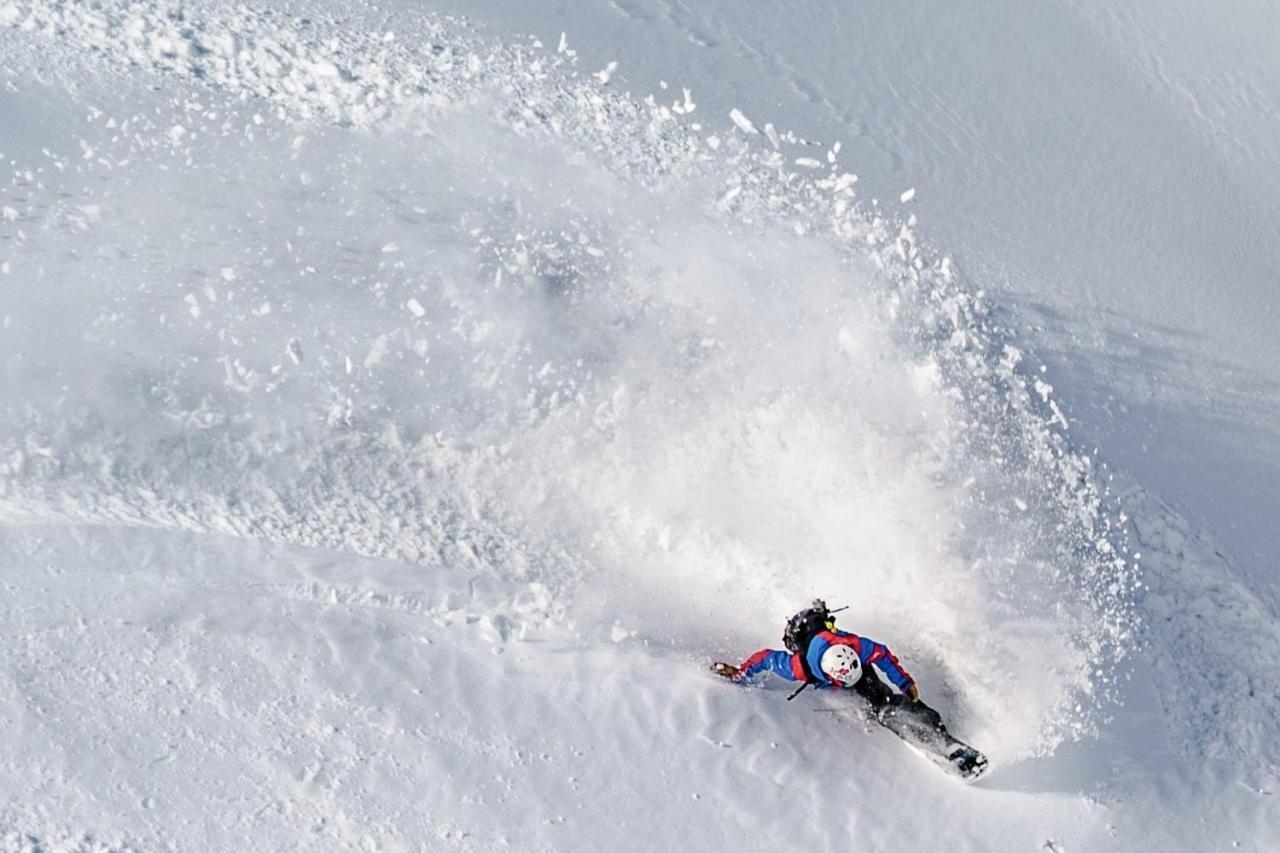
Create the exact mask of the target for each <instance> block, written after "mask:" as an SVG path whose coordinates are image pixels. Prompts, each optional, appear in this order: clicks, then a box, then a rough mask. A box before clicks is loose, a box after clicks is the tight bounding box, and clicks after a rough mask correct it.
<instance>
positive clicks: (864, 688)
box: [853, 667, 894, 714]
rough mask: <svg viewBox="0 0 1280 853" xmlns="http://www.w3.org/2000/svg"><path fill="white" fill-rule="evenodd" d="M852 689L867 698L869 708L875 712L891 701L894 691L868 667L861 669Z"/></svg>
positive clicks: (878, 711)
mask: <svg viewBox="0 0 1280 853" xmlns="http://www.w3.org/2000/svg"><path fill="white" fill-rule="evenodd" d="M853 689H854V692H855V693H857V694H858V695H859V696H861V697H862V698H863V699H866V700H867V704H868V705H870V706H871V710H873V711H875V712H876V713H877V714H879V713H880V711H881V709H883V708H884V707H885V706H887V705H888V704H889V703H890V702H891V701H893V696H894V693H893V691H892V690H891V689H889V685H887V684H885V683H884V682H883V681H881V680H880V679H879V678H878V677H877V676H876V674H875V673H874V672H872V671H871V668H870V667H867V668H866V669H865V670H863V672H862V677H861V678H859V679H858V683H857V684H855V685H853Z"/></svg>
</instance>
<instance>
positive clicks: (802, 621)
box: [782, 598, 844, 696]
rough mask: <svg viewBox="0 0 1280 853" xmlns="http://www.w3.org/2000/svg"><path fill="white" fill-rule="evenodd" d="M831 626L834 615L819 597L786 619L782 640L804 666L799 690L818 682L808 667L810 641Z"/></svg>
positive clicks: (833, 623)
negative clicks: (802, 679) (802, 682)
mask: <svg viewBox="0 0 1280 853" xmlns="http://www.w3.org/2000/svg"><path fill="white" fill-rule="evenodd" d="M840 609H841V610H843V609H844V608H843V607H842V608H840ZM833 627H835V617H834V616H832V615H831V611H830V610H828V609H827V603H826V602H825V601H823V600H822V599H821V598H815V599H814V600H813V604H812V605H810V606H809V607H808V608H806V609H805V610H801V611H800V612H799V613H797V614H796V615H794V616H792V617H791V618H790V619H788V620H787V630H786V631H785V632H784V633H783V635H782V642H783V643H785V644H786V647H787V651H789V652H791V653H792V654H795V655H799V656H800V664H801V666H803V667H804V684H803V685H801V687H800V690H803V689H804V688H805V687H806V686H808V685H810V684H817V683H818V679H817V678H815V677H814V674H813V670H811V669H810V668H809V659H808V658H809V643H810V641H812V640H813V638H814V637H816V636H817V635H818V634H819V633H821V632H823V631H828V630H830V629H831V628H833ZM800 690H797V691H796V693H793V694H792V696H795V695H796V694H797V693H799V692H800Z"/></svg>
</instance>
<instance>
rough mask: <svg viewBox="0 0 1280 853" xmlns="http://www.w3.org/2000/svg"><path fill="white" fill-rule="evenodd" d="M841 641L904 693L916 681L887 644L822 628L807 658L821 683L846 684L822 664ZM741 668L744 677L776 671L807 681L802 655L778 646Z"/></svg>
mask: <svg viewBox="0 0 1280 853" xmlns="http://www.w3.org/2000/svg"><path fill="white" fill-rule="evenodd" d="M837 643H839V644H842V645H846V646H849V647H850V648H851V649H853V650H854V651H855V652H856V653H857V655H858V660H860V661H862V668H863V669H866V668H867V667H868V666H872V665H874V666H875V667H876V668H877V669H878V670H880V672H881V674H883V676H884V678H885V680H887V681H888V682H889V683H890V684H892V685H893V686H894V687H897V688H898V689H899V690H901V691H902V692H904V693H905V692H906V691H907V690H908V688H910V687H911V685H913V684H915V683H916V682H915V679H914V678H912V677H911V676H910V675H909V674H908V673H907V671H906V670H905V669H903V668H902V665H901V664H900V663H898V659H897V658H896V657H894V654H893V652H891V651H889V647H888V646H886V645H884V644H883V643H877V642H876V641H875V640H871V639H868V638H867V637H859V636H858V635H857V634H851V633H849V632H848V631H821V632H819V633H818V634H816V635H814V638H813V639H812V640H810V641H809V649H808V652H807V653H806V655H805V659H806V660H807V661H808V662H809V671H810V672H812V673H813V677H814V678H815V679H817V682H816V683H817V686H819V687H843V686H844V685H842V684H838V683H836V682H833V681H832V680H831V679H829V678H827V676H826V673H824V672H823V671H822V666H821V665H820V664H821V661H822V653H823V652H825V651H826V650H827V649H829V648H831V647H832V646H833V645H835V644H837ZM739 669H741V670H742V678H743V679H748V678H751V677H752V676H754V675H758V674H760V673H762V672H772V673H776V674H777V675H781V676H782V677H783V678H785V679H787V680H788V681H804V680H805V675H804V666H803V664H801V663H800V655H793V654H791V653H790V652H782V651H778V650H776V649H761V650H760V651H758V652H756V653H755V654H753V655H752V656H751V657H749V658H747V659H746V660H744V661H743V662H742V664H741V665H740V666H739Z"/></svg>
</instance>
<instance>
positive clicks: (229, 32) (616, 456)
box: [0, 2, 1280, 850]
mask: <svg viewBox="0 0 1280 853" xmlns="http://www.w3.org/2000/svg"><path fill="white" fill-rule="evenodd" d="M494 8H498V7H496V6H495V7H494ZM0 24H3V28H2V29H0V57H3V68H4V69H5V70H4V75H5V80H4V84H5V85H4V91H3V93H0V110H2V111H3V115H4V117H5V121H4V124H3V131H2V132H0V152H2V153H3V154H4V155H5V160H6V162H7V163H8V164H9V167H10V169H11V171H12V179H11V181H10V182H9V184H8V186H7V187H6V188H5V190H4V197H3V200H2V203H3V211H4V219H3V220H2V225H3V230H0V264H2V266H0V272H2V273H3V278H0V282H2V283H3V285H4V290H3V293H4V297H3V299H4V301H3V303H0V325H2V326H3V331H2V332H0V358H2V359H3V364H4V374H3V376H4V379H3V382H4V385H3V393H4V398H5V400H6V405H5V407H4V408H3V410H0V466H2V467H0V477H2V479H0V518H3V519H4V521H5V528H4V545H3V551H2V552H0V555H2V556H0V559H2V562H0V566H2V567H3V568H0V571H2V572H3V578H4V583H5V586H6V590H7V591H8V592H9V593H10V594H9V595H8V596H6V604H5V620H4V625H5V631H6V634H7V638H6V639H7V643H6V646H7V648H8V649H9V650H10V651H9V652H8V653H7V655H6V658H5V670H4V672H5V683H4V685H3V695H4V697H5V698H4V700H3V703H2V704H0V713H2V714H3V716H4V718H5V720H6V723H7V725H8V726H9V727H10V728H11V729H13V730H15V731H18V732H19V733H20V736H19V737H18V738H16V739H11V741H10V743H9V744H8V745H7V746H5V747H4V748H3V750H4V751H3V753H0V755H2V756H3V758H2V760H3V762H4V765H5V767H6V768H7V769H8V770H9V772H8V773H7V774H6V781H5V783H4V788H3V792H4V795H3V802H2V805H0V828H3V829H4V830H5V831H7V832H8V833H9V834H8V835H6V836H4V837H5V843H6V845H8V846H9V847H13V848H16V849H45V848H52V849H57V848H58V846H59V845H62V846H67V847H71V848H73V849H75V848H77V847H78V848H83V849H95V848H99V847H106V848H113V847H136V848H139V849H152V848H162V849H163V848H170V847H172V848H179V849H187V848H191V847H211V848H216V849H244V848H252V849H276V848H278V847H281V846H305V847H309V848H315V849H333V848H335V847H337V848H347V847H379V846H381V847H391V848H406V849H420V848H423V847H427V848H459V849H471V848H480V847H485V848H491V847H493V846H495V845H504V844H505V845H507V846H510V847H513V848H515V849H533V850H536V849H572V848H576V847H579V846H586V845H587V844H593V845H607V846H610V847H612V848H616V849H636V850H646V849H653V848H654V847H657V846H659V845H663V846H671V845H676V844H682V845H684V846H693V847H694V848H695V849H701V848H704V847H710V846H712V845H713V844H714V845H723V844H726V843H728V844H731V845H733V846H735V847H739V848H743V849H762V850H763V849H777V848H778V847H779V846H780V845H781V844H782V843H785V842H788V841H789V842H791V843H803V844H805V845H806V846H809V847H818V848H834V847H838V848H843V847H844V846H845V844H846V843H847V842H846V839H847V838H848V837H849V835H848V834H845V833H840V834H837V835H836V836H833V835H832V833H831V832H830V831H829V830H830V827H831V826H832V821H834V822H835V824H836V825H838V826H841V827H843V828H845V829H846V830H847V831H848V833H851V834H853V835H854V836H855V837H857V838H858V839H860V840H863V841H864V843H866V844H868V845H869V846H871V847H872V848H873V849H878V848H880V847H886V846H889V845H890V844H897V843H915V844H925V845H928V846H936V845H937V844H938V843H939V839H940V838H941V837H942V836H943V835H945V836H946V837H947V838H948V840H949V843H951V844H952V845H953V846H955V847H957V848H960V849H991V847H992V845H993V844H999V845H1003V849H1027V848H1029V847H1035V848H1039V847H1042V846H1046V845H1048V846H1051V847H1052V848H1054V849H1064V845H1065V848H1066V849H1070V848H1072V847H1080V846H1083V847H1084V848H1085V849H1093V848H1097V847H1100V846H1106V845H1109V844H1123V845H1128V846H1135V845H1137V846H1142V845H1147V846H1151V847H1155V846H1157V845H1159V844H1163V843H1173V842H1174V841H1175V840H1176V841H1179V842H1188V841H1191V842H1194V843H1197V844H1199V845H1201V846H1203V847H1208V846H1211V845H1214V844H1222V843H1228V842H1229V841H1232V840H1236V841H1238V842H1239V843H1240V844H1242V845H1244V846H1245V847H1246V848H1248V847H1250V846H1252V847H1253V848H1255V849H1262V848H1261V844H1262V843H1263V839H1265V838H1266V837H1268V834H1269V833H1271V832H1272V831H1274V829H1275V828H1276V827H1275V823H1276V813H1275V809H1274V806H1273V802H1272V799H1271V793H1270V792H1271V791H1272V790H1274V788H1275V785H1276V771H1275V767H1276V756H1275V753H1274V745H1273V744H1274V743H1275V737H1274V735H1275V734H1276V732H1275V730H1274V727H1275V723H1274V718H1275V715H1274V710H1275V708H1276V704H1277V697H1276V695H1275V688H1274V686H1273V685H1271V684H1270V682H1269V681H1268V679H1267V673H1269V672H1274V665H1275V663H1276V662H1277V659H1278V658H1280V655H1278V654H1277V650H1278V649H1280V637H1278V636H1277V632H1276V627H1275V620H1274V617H1273V615H1272V614H1271V612H1270V611H1269V610H1268V608H1267V605H1266V604H1265V603H1264V602H1263V601H1262V600H1260V599H1259V598H1258V596H1257V594H1256V592H1255V591H1254V590H1253V589H1252V588H1250V586H1249V585H1248V584H1246V583H1244V582H1242V581H1241V579H1240V578H1239V577H1238V576H1237V575H1236V574H1235V573H1233V571H1232V570H1231V567H1230V566H1229V565H1226V564H1224V562H1223V559H1222V558H1221V557H1220V556H1218V555H1217V554H1215V549H1216V548H1217V546H1216V545H1215V543H1214V540H1213V539H1212V537H1210V536H1209V535H1207V534H1206V533H1204V532H1202V531H1201V530H1199V529H1198V528H1197V527H1195V526H1193V525H1190V524H1188V523H1187V522H1185V521H1183V520H1182V519H1181V518H1180V517H1179V515H1178V513H1177V512H1176V511H1175V509H1173V508H1171V507H1169V506H1168V505H1167V504H1165V503H1164V501H1163V500H1162V499H1161V498H1160V497H1156V496H1155V495H1154V494H1153V493H1151V492H1148V491H1147V490H1146V489H1144V488H1142V487H1140V486H1139V485H1138V483H1141V482H1143V481H1142V480H1141V478H1137V479H1134V478H1131V477H1126V478H1125V483H1126V485H1125V487H1124V492H1123V494H1111V493H1110V486H1109V483H1110V475H1109V474H1108V473H1107V470H1106V468H1105V467H1103V466H1102V465H1101V463H1100V462H1099V461H1098V458H1099V457H1098V454H1096V453H1094V452H1092V449H1091V448H1089V447H1081V446H1078V445H1077V446H1073V445H1072V444H1071V443H1070V442H1069V441H1068V440H1067V435H1068V431H1067V429H1066V427H1067V424H1066V419H1065V416H1064V410H1063V408H1062V407H1061V406H1060V404H1059V403H1058V402H1057V397H1056V395H1055V393H1054V391H1053V389H1052V388H1050V387H1049V385H1047V384H1046V383H1045V382H1044V380H1043V377H1044V375H1045V374H1046V373H1047V370H1048V368H1047V367H1046V368H1044V369H1041V368H1040V367H1039V363H1038V361H1036V360H1031V359H1030V358H1029V357H1028V356H1027V355H1025V354H1024V353H1026V352H1030V351H1032V350H1033V349H1034V348H1036V347H1037V345H1038V344H1039V339H1035V338H1033V339H1030V340H1024V337H1023V336H1024V335H1026V333H1025V332H1022V331H1019V330H1018V328H1017V327H1015V326H1011V325H1010V323H1009V322H1008V319H1007V316H1006V314H1005V313H1004V312H1003V311H1002V310H1000V309H999V307H998V306H997V305H994V304H993V303H992V302H991V300H990V299H989V297H987V296H985V295H984V294H983V293H981V292H980V291H979V290H978V287H977V285H976V282H977V281H978V280H979V279H978V276H976V275H975V274H974V273H963V272H958V271H957V267H956V265H955V264H954V263H952V262H951V261H950V260H948V259H946V258H944V257H941V256H937V255H935V254H933V253H931V252H929V251H926V250H924V249H922V248H921V246H920V244H919V238H918V237H917V236H916V234H915V231H914V229H913V227H912V226H913V223H911V222H907V221H903V220H901V219H898V218H893V217H888V216H885V215H883V214H879V213H878V212H877V211H878V207H877V206H875V205H869V204H866V203H864V202H863V201H862V200H861V196H860V194H859V192H858V190H859V187H860V183H859V182H857V181H855V180H854V178H853V176H852V174H851V171H853V170H855V169H857V168H860V167H858V166H857V165H856V164H854V163H852V162H849V163H848V164H847V165H846V162H847V161H848V160H849V152H848V151H847V150H837V149H835V148H834V146H833V147H832V148H829V149H828V148H826V147H815V146H813V145H808V144H803V143H802V142H800V141H798V140H796V138H795V137H791V136H788V135H786V134H785V133H780V132H779V131H778V130H775V129H774V127H773V126H772V125H769V126H765V125H764V124H763V122H761V123H760V125H759V126H756V125H755V124H753V123H752V122H751V120H750V117H749V116H744V115H743V114H742V113H738V114H737V115H736V117H734V118H732V119H731V118H730V117H729V116H728V115H727V112H728V111H727V110H725V111H723V112H720V113H719V114H718V115H708V114H706V108H705V106H702V107H697V108H696V109H692V110H691V105H692V104H693V103H694V101H695V100H696V98H695V99H691V98H690V97H689V96H687V95H684V94H683V93H681V94H680V96H678V97H676V98H675V99H674V101H675V106H674V107H672V106H671V101H665V102H659V101H657V100H656V99H655V100H650V101H645V100H640V99H636V98H633V97H630V96H626V95H623V94H620V93H618V92H617V91H616V88H617V87H616V86H615V85H613V82H614V81H613V79H612V72H609V71H608V69H607V66H604V65H601V66H599V67H600V68H602V69H604V70H602V71H601V73H600V74H599V75H593V74H588V73H579V70H580V69H582V65H583V60H581V59H579V57H578V56H577V55H576V54H575V53H572V52H571V51H572V50H573V47H572V46H570V45H565V44H560V45H559V46H558V45H557V43H556V42H555V41H553V40H551V41H548V42H547V43H546V44H545V45H542V46H539V45H531V44H529V43H528V42H525V41H517V40H511V39H509V40H507V41H502V40H500V39H496V38H495V37H494V36H493V35H492V34H491V33H488V34H480V33H477V32H476V31H474V30H472V29H470V28H469V27H468V26H467V25H466V24H463V23H459V22H457V21H453V20H449V19H447V18H435V17H426V16H423V15H420V14H417V13H415V12H413V11H412V10H409V9H406V8H403V7H393V8H392V9H391V10H389V11H386V10H379V9H375V8H368V9H363V8H362V9H357V10H355V11H351V12H338V11H337V10H336V9H334V8H333V7H327V6H324V5H319V4H317V5H309V4H296V5H291V6H289V7H288V9H287V11H283V12H282V11H275V12H273V11H269V10H255V9H253V8H250V7H246V6H238V5H224V4H220V3H200V4H191V5H186V6H183V7H177V6H170V5H167V4H164V3H149V4H132V5H129V6H119V5H115V4H61V3H51V2H34V3H10V4H7V5H5V6H2V7H0ZM557 47H559V49H557ZM593 68H594V67H593ZM755 113H756V111H755V110H752V114H755ZM942 233H944V235H945V232H942ZM978 269H979V271H980V270H981V269H982V268H981V267H978ZM1122 507H1123V508H1122ZM1136 550H1141V551H1142V552H1143V553H1142V556H1141V558H1139V557H1138V556H1137V555H1136V554H1135V553H1133V552H1134V551H1136ZM1139 564H1142V565H1145V566H1146V567H1147V568H1146V571H1145V572H1140V571H1139ZM814 594H823V595H825V596H827V597H828V599H829V600H832V601H833V602H835V601H840V602H844V601H848V602H850V604H851V605H852V606H851V611H850V613H849V615H848V618H847V621H846V624H848V625H850V626H851V627H855V628H856V629H859V630H863V631H865V632H866V633H868V634H869V635H871V636H874V637H877V638H879V639H882V640H884V641H886V642H890V643H891V644H892V645H893V647H894V648H895V650H896V651H897V652H898V653H899V655H900V656H901V657H903V658H904V660H905V661H906V662H907V665H908V666H909V667H910V668H911V669H912V671H913V672H914V673H915V674H916V675H917V676H918V677H919V678H920V679H921V681H922V683H923V684H924V685H925V689H924V692H925V694H926V695H927V696H928V697H929V698H930V700H931V701H933V702H935V704H937V705H938V706H939V707H940V708H941V709H942V710H944V712H945V713H946V715H947V716H948V718H949V719H951V720H953V721H954V727H955V728H956V729H957V730H958V731H959V732H961V733H962V734H964V735H966V736H969V737H971V738H972V739H974V740H975V741H976V742H979V743H980V744H982V745H984V746H986V747H987V748H988V751H989V752H990V753H991V755H992V756H993V758H994V759H995V761H996V762H997V763H998V764H999V765H1000V767H999V768H998V770H997V772H996V773H995V774H993V776H992V777H991V779H990V781H989V782H986V783H983V784H982V785H980V786H977V787H973V788H967V789H962V788H960V787H958V786H956V785H955V784H954V783H952V782H951V781H950V780H947V779H945V778H943V777H941V775H940V774H937V773H936V771H934V770H932V769H931V768H929V767H928V766H927V765H926V764H925V763H924V762H920V761H918V760H916V759H914V758H913V757H912V756H910V754H909V753H907V752H906V751H905V750H903V748H902V747H901V745H900V744H897V743H895V742H893V741H892V739H891V738H888V737H887V736H885V735H884V734H883V733H881V732H864V731H863V728H864V726H863V725H862V724H861V723H860V722H859V721H857V720H856V719H851V718H850V709H849V708H848V707H846V706H843V705H841V704H840V703H839V702H838V701H836V700H835V699H834V698H830V697H825V698H824V697H819V698H809V697H806V702H805V703H804V704H803V705H801V706H800V707H797V705H798V704H799V700H797V703H791V704H790V705H788V704H787V703H784V702H782V701H781V698H782V694H781V693H780V692H779V691H777V690H766V691H746V692H743V691H736V690H733V689H731V688H728V687H727V686H725V685H723V684H720V683H715V682H714V681H713V680H711V679H710V678H709V677H706V676H704V675H703V674H702V673H701V672H700V666H701V663H702V662H703V661H705V660H706V659H707V658H709V657H710V656H713V655H717V656H739V655H743V654H745V653H747V652H749V651H751V650H753V649H754V648H755V647H756V646H757V645H759V644H760V643H762V642H769V641H771V640H772V639H773V637H774V633H775V632H776V630H777V628H776V626H777V625H778V624H779V622H780V620H781V618H782V617H784V616H785V615H786V614H787V613H788V612H789V611H790V610H791V609H794V607H795V606H796V605H797V603H800V602H803V601H804V600H806V599H807V598H809V597H811V596H812V595H814ZM770 626H774V627H770ZM1246 642H1247V643H1248V649H1249V650H1250V651H1249V652H1248V653H1242V652H1241V648H1242V645H1241V644H1242V643H1246ZM1188 647H1191V648H1194V649H1195V650H1196V652H1197V659H1199V660H1201V661H1203V663H1204V665H1203V667H1200V668H1198V669H1196V670H1194V671H1192V672H1190V673H1188V672H1187V671H1186V670H1185V669H1184V668H1183V667H1182V666H1181V664H1182V661H1183V660H1184V658H1185V653H1186V649H1187V648H1188ZM959 648H963V649H965V652H966V653H965V654H963V655H957V654H956V651H955V650H956V649H959ZM1135 660H1136V661H1137V662H1138V669H1137V675H1136V676H1135V675H1134V670H1133V667H1134V664H1135ZM1233 696H1234V697H1240V701H1227V700H1226V698H1225V697H1233ZM73 710H74V713H72V711H73ZM814 711H820V712H825V713H812V712H814ZM797 718H799V719H802V720H804V723H805V724H804V726H803V727H802V726H800V725H797ZM806 718H811V719H806ZM833 743H836V744H838V747H837V748H835V749H833V748H832V744H833ZM850 758H852V759H853V762H850V761H849V760H848V759H850ZM855 774H856V775H858V776H860V777H870V778H875V779H878V780H881V783H882V784H881V785H880V786H878V787H874V788H869V787H866V786H865V785H859V787H858V791H859V795H860V796H859V798H858V800H857V801H856V802H855V803H853V804H848V803H842V804H838V805H836V804H833V803H832V802H831V799H830V796H829V792H830V790H831V787H832V786H831V781H830V780H832V779H835V778H837V777H839V776H841V775H848V776H850V777H852V776H853V775H855ZM1193 804H1194V805H1193ZM780 809H784V810H787V811H788V812H789V813H792V814H800V815H803V816H804V818H805V822H804V825H803V826H794V825H788V824H783V823H780V822H770V821H766V820H762V819H760V818H759V817H758V815H762V814H774V813H777V812H778V811H779V810H780ZM1210 809H1212V811H1210ZM1210 816H1211V817H1210ZM904 824H905V825H904ZM993 839H998V840H996V841H993Z"/></svg>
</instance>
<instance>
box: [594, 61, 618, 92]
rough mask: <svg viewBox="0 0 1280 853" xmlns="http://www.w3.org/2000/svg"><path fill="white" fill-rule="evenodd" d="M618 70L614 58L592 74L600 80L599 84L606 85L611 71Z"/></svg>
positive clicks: (611, 75)
mask: <svg viewBox="0 0 1280 853" xmlns="http://www.w3.org/2000/svg"><path fill="white" fill-rule="evenodd" d="M617 70H618V62H617V60H614V61H612V62H610V63H609V64H608V65H606V66H605V67H604V70H602V71H597V72H596V73H595V74H594V75H593V76H594V77H595V78H596V79H597V80H599V81H600V85H601V86H605V85H608V83H609V80H610V78H612V77H613V73H614V72H615V71H617Z"/></svg>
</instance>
